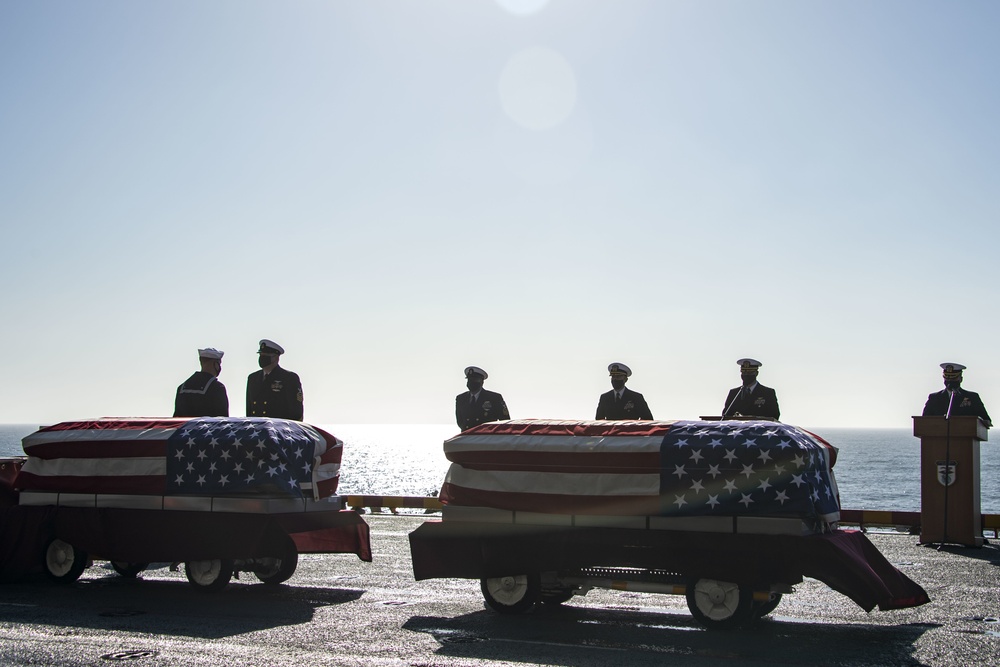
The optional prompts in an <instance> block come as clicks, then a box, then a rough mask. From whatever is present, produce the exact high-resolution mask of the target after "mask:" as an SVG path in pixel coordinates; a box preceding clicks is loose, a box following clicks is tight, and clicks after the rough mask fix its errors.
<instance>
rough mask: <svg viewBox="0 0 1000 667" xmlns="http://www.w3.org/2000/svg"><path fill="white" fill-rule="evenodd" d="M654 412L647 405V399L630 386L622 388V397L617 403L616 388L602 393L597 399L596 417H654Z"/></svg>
mask: <svg viewBox="0 0 1000 667" xmlns="http://www.w3.org/2000/svg"><path fill="white" fill-rule="evenodd" d="M652 418H653V413H652V412H650V411H649V406H648V405H646V399H644V398H643V397H642V394H640V393H639V392H637V391H632V390H631V389H629V388H628V387H625V388H624V389H622V397H621V399H620V400H619V401H618V404H617V405H616V404H615V390H614V389H612V390H611V391H609V392H607V393H606V394H601V398H600V399H599V400H598V401H597V416H596V417H594V419H652Z"/></svg>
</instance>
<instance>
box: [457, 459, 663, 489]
mask: <svg viewBox="0 0 1000 667" xmlns="http://www.w3.org/2000/svg"><path fill="white" fill-rule="evenodd" d="M445 482H447V483H449V484H451V485H453V486H459V487H462V488H467V489H477V490H480V491H509V490H511V489H545V492H546V493H548V494H557V495H579V496H601V495H608V496H656V495H659V493H660V475H659V474H658V473H657V474H652V475H632V474H625V475H621V474H588V475H580V474H568V473H553V472H547V471H546V472H538V471H525V472H522V471H517V472H508V471H498V470H485V471H478V470H468V469H467V468H463V467H460V466H452V468H451V469H450V470H449V471H448V476H447V477H446V478H445Z"/></svg>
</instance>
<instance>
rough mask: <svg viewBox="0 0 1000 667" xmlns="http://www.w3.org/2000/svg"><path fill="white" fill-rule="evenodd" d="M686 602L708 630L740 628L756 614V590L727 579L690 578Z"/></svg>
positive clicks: (692, 613)
mask: <svg viewBox="0 0 1000 667" xmlns="http://www.w3.org/2000/svg"><path fill="white" fill-rule="evenodd" d="M687 604H688V609H690V610H691V615H692V616H694V618H695V620H697V621H698V622H699V623H701V624H702V625H703V626H705V627H706V628H708V629H709V630H729V629H733V628H737V627H739V626H740V625H742V624H743V623H745V622H747V621H749V620H751V619H752V618H753V592H752V591H750V590H749V589H747V588H746V587H745V586H744V587H740V586H739V585H737V584H734V583H730V582H728V581H719V580H717V579H692V580H690V581H689V582H688V583H687Z"/></svg>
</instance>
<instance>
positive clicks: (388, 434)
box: [0, 424, 1000, 514]
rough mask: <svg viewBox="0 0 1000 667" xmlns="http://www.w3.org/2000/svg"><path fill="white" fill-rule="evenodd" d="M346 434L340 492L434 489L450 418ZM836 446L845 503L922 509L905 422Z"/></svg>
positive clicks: (991, 509)
mask: <svg viewBox="0 0 1000 667" xmlns="http://www.w3.org/2000/svg"><path fill="white" fill-rule="evenodd" d="M318 426H320V427H321V428H323V429H325V430H327V431H328V432H330V433H333V434H334V435H336V436H337V437H338V438H340V439H341V440H343V441H344V458H343V464H342V469H341V478H340V488H339V493H341V494H345V495H346V494H365V495H390V496H396V495H401V496H435V495H437V492H438V489H439V488H440V487H441V482H442V481H444V476H445V473H446V472H447V470H448V461H447V460H446V459H445V458H444V454H443V453H442V448H441V444H442V443H443V442H444V441H445V439H447V438H449V437H451V436H453V435H455V434H456V433H457V429H456V427H455V426H453V425H451V424H320V425H318ZM36 429H37V425H29V424H4V425H0V457H3V456H23V455H24V451H23V450H22V449H21V438H23V437H24V436H25V435H27V434H29V433H31V432H32V431H34V430H36ZM809 430H810V431H812V432H814V433H816V434H818V435H820V436H822V437H823V438H825V439H826V440H827V441H828V442H830V444H832V445H834V446H835V447H837V448H838V449H839V450H840V451H839V453H838V457H837V464H836V466H835V467H834V473H835V474H836V478H837V484H838V486H839V487H840V500H841V506H842V507H843V508H845V509H866V510H894V511H914V512H916V511H919V510H920V442H919V440H918V439H917V438H914V437H913V434H912V431H910V429H855V428H809ZM980 468H981V482H980V485H981V488H982V510H983V512H984V513H987V514H1000V448H998V447H997V446H996V445H995V444H992V443H990V442H984V443H982V446H981V455H980Z"/></svg>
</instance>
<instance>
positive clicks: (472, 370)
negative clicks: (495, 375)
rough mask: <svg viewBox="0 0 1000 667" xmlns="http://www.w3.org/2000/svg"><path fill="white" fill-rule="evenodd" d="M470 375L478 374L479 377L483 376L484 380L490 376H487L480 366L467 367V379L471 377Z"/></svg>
mask: <svg viewBox="0 0 1000 667" xmlns="http://www.w3.org/2000/svg"><path fill="white" fill-rule="evenodd" d="M469 373H478V374H479V375H482V376H483V379H484V380H485V379H486V378H488V377H489V375H487V374H486V371H484V370H483V369H482V368H480V367H479V366H466V367H465V377H469Z"/></svg>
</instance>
